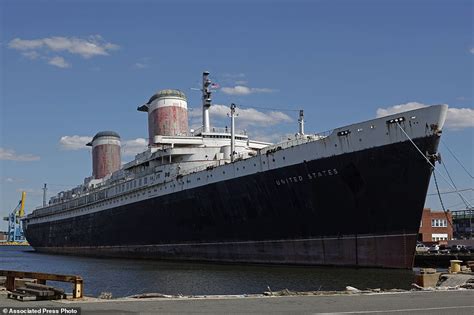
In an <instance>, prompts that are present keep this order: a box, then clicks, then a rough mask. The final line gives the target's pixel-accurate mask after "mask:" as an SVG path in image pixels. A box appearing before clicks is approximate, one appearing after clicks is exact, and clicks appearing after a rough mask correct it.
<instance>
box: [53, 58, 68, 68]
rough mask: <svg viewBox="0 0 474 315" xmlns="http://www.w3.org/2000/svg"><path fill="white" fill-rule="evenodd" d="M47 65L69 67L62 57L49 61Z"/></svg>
mask: <svg viewBox="0 0 474 315" xmlns="http://www.w3.org/2000/svg"><path fill="white" fill-rule="evenodd" d="M48 63H49V64H50V65H53V66H56V67H59V68H69V67H70V66H71V64H69V63H68V62H67V61H66V60H64V58H63V57H59V56H55V57H53V58H51V59H49V61H48Z"/></svg>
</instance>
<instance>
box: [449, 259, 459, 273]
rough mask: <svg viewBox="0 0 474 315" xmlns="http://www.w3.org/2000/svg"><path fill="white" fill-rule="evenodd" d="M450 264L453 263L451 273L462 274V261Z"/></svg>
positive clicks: (451, 261)
mask: <svg viewBox="0 0 474 315" xmlns="http://www.w3.org/2000/svg"><path fill="white" fill-rule="evenodd" d="M449 262H450V263H451V273H456V272H461V263H462V260H457V259H454V260H450V261H449Z"/></svg>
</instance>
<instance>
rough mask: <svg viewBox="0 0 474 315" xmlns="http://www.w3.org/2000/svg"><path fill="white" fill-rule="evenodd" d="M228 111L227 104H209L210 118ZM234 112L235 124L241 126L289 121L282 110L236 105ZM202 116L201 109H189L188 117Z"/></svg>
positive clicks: (222, 115)
mask: <svg viewBox="0 0 474 315" xmlns="http://www.w3.org/2000/svg"><path fill="white" fill-rule="evenodd" d="M229 113H230V108H229V106H226V105H219V104H215V105H212V106H211V109H210V115H211V119H212V118H218V119H219V118H226V119H227V118H228V116H227V114H229ZM236 113H237V114H238V116H237V118H236V124H238V125H239V126H240V127H241V128H242V127H246V126H250V125H255V126H257V125H258V126H272V125H276V124H279V123H286V122H291V121H293V119H291V117H290V116H288V115H287V114H285V113H283V112H279V111H268V112H261V111H258V110H256V109H254V108H239V107H237V109H236ZM201 116H202V109H200V108H195V109H191V110H190V111H189V117H190V118H200V117H201Z"/></svg>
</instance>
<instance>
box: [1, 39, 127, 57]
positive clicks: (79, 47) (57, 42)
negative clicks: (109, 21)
mask: <svg viewBox="0 0 474 315" xmlns="http://www.w3.org/2000/svg"><path fill="white" fill-rule="evenodd" d="M8 47H9V48H12V49H16V50H20V51H28V50H30V51H35V50H39V49H45V50H51V51H67V52H69V53H71V54H77V55H80V56H82V57H84V58H91V57H94V56H100V55H101V56H106V55H108V54H109V52H110V51H111V50H116V49H118V48H119V46H118V45H115V44H112V43H108V42H105V41H104V40H103V38H102V36H100V35H93V36H89V37H88V38H87V39H83V38H77V37H62V36H55V37H46V38H39V39H21V38H15V39H13V40H11V41H10V42H9V43H8Z"/></svg>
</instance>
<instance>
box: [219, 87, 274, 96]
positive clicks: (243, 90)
mask: <svg viewBox="0 0 474 315" xmlns="http://www.w3.org/2000/svg"><path fill="white" fill-rule="evenodd" d="M221 91H222V92H223V93H225V94H229V95H249V94H253V93H272V92H276V91H277V90H274V89H269V88H250V87H247V86H244V85H235V86H234V87H223V88H221Z"/></svg>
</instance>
